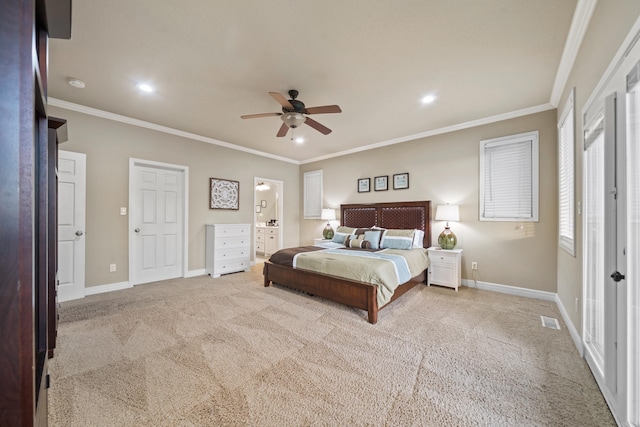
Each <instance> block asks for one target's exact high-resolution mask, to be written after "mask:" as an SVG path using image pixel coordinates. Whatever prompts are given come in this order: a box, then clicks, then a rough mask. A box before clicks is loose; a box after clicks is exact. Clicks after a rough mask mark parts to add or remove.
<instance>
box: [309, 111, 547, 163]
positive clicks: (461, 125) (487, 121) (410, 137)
mask: <svg viewBox="0 0 640 427" xmlns="http://www.w3.org/2000/svg"><path fill="white" fill-rule="evenodd" d="M554 108H556V107H554V106H553V105H551V104H541V105H536V106H534V107H529V108H523V109H521V110H516V111H511V112H509V113H504V114H498V115H496V116H491V117H485V118H483V119H478V120H472V121H470V122H465V123H459V124H457V125H452V126H447V127H443V128H439V129H433V130H428V131H425V132H421V133H414V134H413V135H407V136H403V137H400V138H395V139H390V140H388V141H382V142H377V143H375V144H371V145H366V146H363V147H358V148H354V149H351V150H345V151H340V152H338V153H334V154H328V155H326V156H321V157H315V158H313V159H308V160H302V161H301V162H300V164H306V163H313V162H318V161H320V160H327V159H331V158H334V157H340V156H346V155H347V154H354V153H360V152H362V151H367V150H373V149H375V148H380V147H386V146H388V145H394V144H400V143H403V142H408V141H414V140H416V139H421V138H428V137H430V136H435V135H442V134H444V133H449V132H455V131H459V130H463V129H469V128H473V127H476V126H482V125H487V124H491V123H496V122H501V121H503V120H509V119H514V118H517V117H522V116H528V115H530V114H536V113H540V112H543V111H547V110H553V109H554Z"/></svg>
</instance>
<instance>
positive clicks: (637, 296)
mask: <svg viewBox="0 0 640 427" xmlns="http://www.w3.org/2000/svg"><path fill="white" fill-rule="evenodd" d="M638 76H640V66H639V65H636V66H635V67H634V70H633V71H632V72H631V73H630V74H629V75H628V76H627V120H626V122H627V153H626V154H627V259H628V260H630V262H628V263H627V271H626V283H627V367H628V368H627V369H628V371H627V374H628V376H627V378H628V384H627V390H628V393H627V420H628V422H629V424H631V425H635V426H639V425H640V82H639V80H640V79H639V78H638ZM631 260H635V262H634V261H631Z"/></svg>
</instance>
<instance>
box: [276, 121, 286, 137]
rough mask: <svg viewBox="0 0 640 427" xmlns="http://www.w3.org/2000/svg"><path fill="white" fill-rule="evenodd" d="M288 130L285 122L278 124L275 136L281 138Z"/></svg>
mask: <svg viewBox="0 0 640 427" xmlns="http://www.w3.org/2000/svg"><path fill="white" fill-rule="evenodd" d="M288 131H289V127H288V126H287V125H286V124H285V123H283V124H282V126H280V130H279V131H278V133H277V134H276V136H277V137H278V138H282V137H283V136H285V135H286V134H287V132H288Z"/></svg>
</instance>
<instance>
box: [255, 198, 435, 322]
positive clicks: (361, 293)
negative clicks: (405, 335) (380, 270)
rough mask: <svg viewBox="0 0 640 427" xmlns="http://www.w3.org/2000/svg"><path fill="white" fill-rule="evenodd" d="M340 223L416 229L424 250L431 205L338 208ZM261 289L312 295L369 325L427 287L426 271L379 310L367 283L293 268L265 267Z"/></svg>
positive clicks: (427, 242)
mask: <svg viewBox="0 0 640 427" xmlns="http://www.w3.org/2000/svg"><path fill="white" fill-rule="evenodd" d="M340 213H341V221H340V223H341V224H342V225H344V226H347V227H354V228H371V227H372V226H374V225H376V226H378V227H382V228H396V229H414V228H415V229H418V230H422V231H424V240H423V247H425V248H427V247H429V246H430V245H431V224H430V213H431V202H430V201H421V202H393V203H372V204H348V205H341V206H340ZM263 274H264V286H269V285H270V284H271V283H272V282H273V283H274V284H279V285H282V286H285V287H288V288H292V289H297V290H299V291H303V292H307V293H309V294H311V295H316V296H319V297H323V298H327V299H329V300H332V301H335V302H338V303H340V304H344V305H347V306H349V307H354V308H358V309H361V310H366V311H367V312H368V320H369V323H373V324H375V323H376V322H377V321H378V311H379V310H380V309H382V308H384V307H386V306H387V305H389V304H390V303H391V302H392V301H394V300H396V299H397V298H398V297H400V296H401V295H402V294H404V293H405V292H407V291H408V290H410V289H411V288H413V287H414V286H416V285H417V284H419V283H426V282H427V278H428V274H427V270H425V271H423V272H422V273H421V274H419V275H418V276H416V277H414V278H412V279H411V280H409V281H408V282H406V283H404V284H402V285H400V286H398V287H397V288H396V290H395V291H394V293H393V296H392V297H391V300H390V301H389V302H388V303H387V304H385V305H384V306H383V307H378V299H377V291H378V287H377V286H375V285H372V284H369V283H365V282H359V281H354V280H349V279H343V278H340V277H336V276H330V275H326V274H319V273H314V272H311V271H305V270H296V269H294V268H292V267H286V266H282V265H277V264H273V263H272V262H269V261H265V263H264V270H263Z"/></svg>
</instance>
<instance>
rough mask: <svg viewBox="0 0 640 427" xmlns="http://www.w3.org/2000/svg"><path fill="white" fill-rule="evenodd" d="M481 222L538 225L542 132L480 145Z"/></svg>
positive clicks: (499, 139) (497, 139) (483, 142)
mask: <svg viewBox="0 0 640 427" xmlns="http://www.w3.org/2000/svg"><path fill="white" fill-rule="evenodd" d="M480 221H522V222H527V221H538V131H535V132H528V133H523V134H519V135H511V136H507V137H502V138H495V139H490V140H485V141H480Z"/></svg>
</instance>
